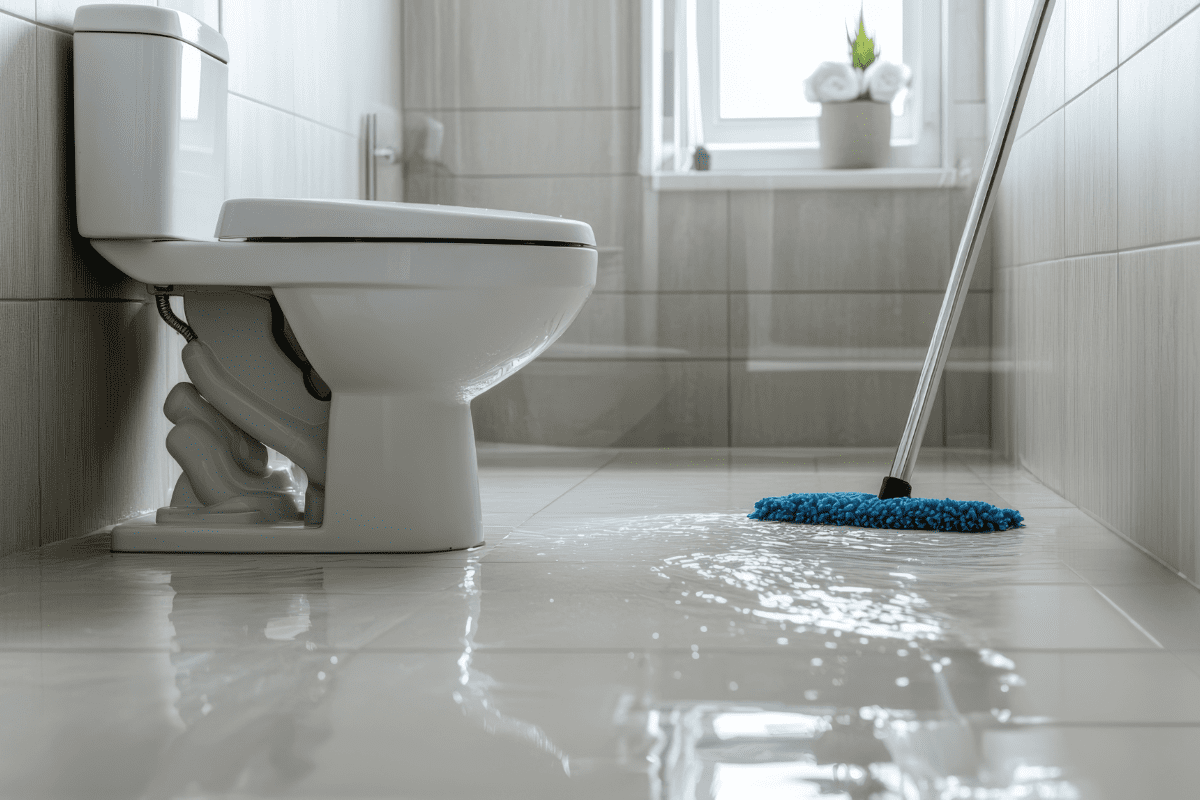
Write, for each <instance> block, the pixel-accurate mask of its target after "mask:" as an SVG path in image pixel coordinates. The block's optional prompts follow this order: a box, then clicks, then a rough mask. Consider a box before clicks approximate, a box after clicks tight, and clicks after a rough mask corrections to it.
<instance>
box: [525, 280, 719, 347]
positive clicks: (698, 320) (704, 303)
mask: <svg viewBox="0 0 1200 800" xmlns="http://www.w3.org/2000/svg"><path fill="white" fill-rule="evenodd" d="M727 305H728V300H727V298H726V296H725V295H724V294H661V293H645V294H593V295H592V296H591V297H590V298H588V301H587V302H586V303H585V304H584V306H583V310H582V311H580V312H579V316H578V317H576V318H575V322H573V323H572V324H571V327H570V328H568V329H567V331H566V333H564V334H563V335H562V338H560V339H559V340H558V341H557V342H555V343H554V344H553V345H551V346H550V348H549V349H548V350H547V351H546V352H545V353H544V354H543V355H542V356H541V358H543V359H564V358H565V359H614V358H616V359H630V360H632V359H658V360H672V359H692V358H705V359H725V358H726V357H728V355H729V325H728V321H727Z"/></svg>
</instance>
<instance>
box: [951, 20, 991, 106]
mask: <svg viewBox="0 0 1200 800" xmlns="http://www.w3.org/2000/svg"><path fill="white" fill-rule="evenodd" d="M984 5H985V2H984V0H966V2H957V3H951V4H950V30H951V31H953V32H954V35H953V36H952V37H951V41H950V47H951V50H950V63H951V64H952V65H953V69H952V70H951V72H950V99H951V101H952V102H963V101H967V102H983V100H984V97H985V86H984V84H985V80H984V58H983V54H984V53H985V52H986V44H985V38H986V37H985V36H984V32H985V28H984Z"/></svg>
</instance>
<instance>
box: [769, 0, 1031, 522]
mask: <svg viewBox="0 0 1200 800" xmlns="http://www.w3.org/2000/svg"><path fill="white" fill-rule="evenodd" d="M1053 10H1054V0H1036V2H1034V4H1033V10H1032V12H1031V13H1030V17H1029V25H1028V27H1027V28H1026V30H1025V38H1024V40H1023V41H1022V43H1021V49H1020V50H1019V51H1018V53H1017V63H1016V65H1015V66H1014V68H1013V76H1012V79H1011V80H1010V81H1009V84H1008V92H1007V93H1006V94H1005V97H1004V106H1003V108H1002V111H1001V114H1000V118H999V119H998V120H997V121H996V129H995V131H994V132H993V133H992V140H991V143H990V144H989V145H988V150H987V157H986V158H985V159H984V163H983V170H982V173H981V175H980V177H979V186H978V188H976V190H975V199H974V200H973V201H972V203H971V211H970V213H969V214H968V215H967V225H966V228H965V229H964V230H963V235H962V241H961V242H960V243H959V246H958V254H957V255H956V256H955V258H954V269H953V270H952V271H951V273H950V285H949V286H947V287H946V296H945V299H943V301H942V309H941V311H940V312H939V313H938V319H937V324H936V325H935V326H934V329H933V340H932V341H931V342H930V343H929V352H928V353H927V354H926V356H925V363H924V365H923V366H922V367H921V376H920V378H919V379H918V380H917V391H916V394H915V396H914V397H913V404H912V409H911V410H910V411H909V413H908V421H907V422H906V423H905V426H904V433H903V435H902V436H901V437H900V445H899V447H897V448H896V458H895V459H894V460H893V461H892V468H891V471H890V472H889V473H888V475H887V477H885V478H884V479H883V486H882V487H881V488H880V490H879V495H878V496H875V495H871V494H866V493H863V492H831V493H824V494H789V495H786V496H783V497H766V498H763V499H762V500H759V501H758V502H757V503H755V504H754V512H753V513H751V514H750V515H749V517H750V518H751V519H762V520H777V521H782V522H798V523H806V524H811V525H850V526H854V527H862V528H899V529H903V530H930V531H961V532H963V533H981V532H984V531H1005V530H1009V529H1010V528H1018V527H1021V526H1022V525H1023V524H1024V519H1022V517H1021V514H1020V513H1019V512H1017V511H1015V510H1013V509H1011V508H997V507H996V506H993V505H991V504H990V503H984V502H981V501H978V500H951V499H949V498H947V499H945V500H935V499H932V498H922V497H911V496H910V495H911V494H912V484H911V483H909V479H910V478H911V477H912V473H913V468H914V467H915V466H916V461H917V452H918V450H919V449H920V442H921V439H922V437H923V436H924V435H925V428H926V426H927V425H928V424H929V417H930V415H931V413H932V411H933V400H934V397H935V395H936V394H937V388H938V384H939V383H940V382H941V379H942V372H943V371H944V370H945V368H946V361H947V359H948V358H949V356H950V344H951V342H952V341H953V339H954V329H955V327H957V325H958V318H959V316H960V315H961V314H962V310H963V304H964V303H965V302H966V299H967V287H968V286H970V284H971V274H972V273H973V272H974V271H975V262H976V261H977V260H978V258H979V251H980V249H981V248H982V246H983V235H984V232H985V231H986V230H987V223H988V219H989V218H990V217H991V214H992V208H993V206H994V205H995V202H996V189H997V187H998V186H999V183H1000V178H1001V176H1003V174H1004V166H1005V164H1006V163H1007V162H1008V156H1009V153H1010V152H1011V151H1012V145H1013V141H1014V140H1015V139H1016V136H1017V123H1018V122H1019V121H1020V119H1021V109H1022V108H1023V107H1024V105H1025V98H1026V96H1027V95H1028V94H1029V85H1030V82H1031V80H1032V78H1033V70H1034V65H1035V64H1036V63H1037V58H1038V53H1039V51H1040V50H1041V48H1042V41H1043V40H1044V39H1045V38H1046V28H1047V27H1048V26H1049V25H1050V14H1051V13H1052V12H1053ZM943 113H944V112H943Z"/></svg>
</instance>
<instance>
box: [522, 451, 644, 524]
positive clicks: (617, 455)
mask: <svg viewBox="0 0 1200 800" xmlns="http://www.w3.org/2000/svg"><path fill="white" fill-rule="evenodd" d="M623 452H624V450H617V451H616V452H614V453H613V454H612V455H611V456H610V457H609V458H608V460H607V461H605V462H604V463H603V464H601V465H600V466H598V467H596V468H595V469H593V470H592V471H591V472H589V473H588V474H587V475H584V476H583V477H582V478H580V479H579V480H578V481H577V482H576V483H575V484H573V485H572V486H571V487H570V488H568V489H566V490H564V491H563V492H562V494H560V495H558V496H557V497H555V498H554V499H553V500H551V501H550V502H548V503H546V504H545V505H544V506H542V507H541V508H539V509H538V510H537V511H534V512H533V513H532V514H530V515H529V516H528V517H526V518H525V522H529V520H531V519H533V518H534V517H536V516H537V515H538V514H540V513H542V512H543V511H545V510H546V509H547V508H549V507H550V506H552V505H554V504H555V503H557V502H558V501H559V500H562V499H563V498H564V497H566V496H567V495H568V494H570V493H571V492H572V491H574V490H575V489H578V488H579V487H580V485H582V484H583V483H584V482H585V481H587V480H588V479H589V478H591V477H592V476H593V475H595V474H596V473H597V472H599V471H600V470H602V469H604V468H605V467H607V466H608V465H609V464H611V463H612V462H613V461H614V460H616V459H617V458H619V457H620V456H621V454H622V453H623ZM525 522H522V523H521V525H524V524H525ZM519 527H520V525H516V526H514V527H513V530H516V528H519ZM509 533H510V534H511V533H512V531H509ZM506 538H507V537H506Z"/></svg>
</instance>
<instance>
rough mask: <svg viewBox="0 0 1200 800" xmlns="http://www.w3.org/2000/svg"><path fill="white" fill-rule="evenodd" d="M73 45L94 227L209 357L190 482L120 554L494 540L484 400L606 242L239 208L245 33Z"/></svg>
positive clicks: (412, 215) (524, 225)
mask: <svg viewBox="0 0 1200 800" xmlns="http://www.w3.org/2000/svg"><path fill="white" fill-rule="evenodd" d="M74 40H75V58H74V65H75V66H74V69H75V148H76V190H77V212H78V221H79V232H80V234H81V235H83V236H84V237H86V238H88V239H89V240H91V243H92V245H93V247H95V249H96V250H97V251H98V252H99V253H100V254H101V255H103V256H104V257H105V258H106V259H107V260H108V261H109V262H111V263H112V264H113V265H114V266H116V267H117V268H118V269H120V270H121V271H122V272H124V273H125V274H127V275H129V276H130V277H132V278H134V279H136V280H139V281H142V282H144V283H145V284H147V287H148V290H149V291H150V292H151V293H152V294H154V295H155V302H156V305H157V307H158V309H159V313H160V314H161V315H162V316H163V319H164V320H165V321H166V322H167V323H168V324H170V325H171V326H172V327H174V328H175V329H176V330H177V331H179V332H180V333H181V334H182V335H183V336H184V337H185V338H187V339H188V340H189V341H188V343H187V345H186V346H185V347H184V350H183V363H184V367H185V369H186V371H187V374H188V378H189V380H188V381H186V382H183V383H180V384H179V385H177V386H176V387H175V388H174V389H172V391H171V392H170V394H169V395H168V397H167V401H166V406H165V409H164V410H165V413H166V414H167V416H168V417H169V418H170V420H171V421H172V422H173V423H174V424H175V427H174V428H173V429H172V430H171V432H170V434H169V435H168V437H167V449H168V451H169V452H170V453H171V455H172V456H173V457H174V458H175V459H176V461H178V462H179V463H180V466H181V467H182V469H183V475H182V477H181V478H180V480H179V483H178V484H177V485H176V488H175V492H174V494H173V496H172V498H171V503H170V505H169V506H167V507H164V508H161V509H158V511H157V512H155V513H153V514H148V515H146V516H144V517H141V518H138V519H135V520H132V521H130V522H126V523H123V524H120V525H117V526H116V527H115V528H114V529H113V536H112V549H113V550H115V551H179V552H310V553H319V552H431V551H442V550H454V549H462V548H469V547H473V546H476V545H479V544H481V543H482V542H483V538H484V537H483V524H482V515H481V509H480V501H479V484H478V473H477V467H476V455H475V438H474V432H473V429H472V425H471V409H470V402H471V399H472V398H473V397H475V396H477V395H479V394H480V393H482V392H483V391H485V390H486V389H488V388H489V387H491V386H493V385H495V384H496V383H498V382H499V381H501V380H503V379H504V378H505V377H507V376H508V375H511V374H512V373H514V372H515V371H517V370H519V369H520V368H521V367H522V366H524V365H525V364H527V363H529V362H530V361H531V360H532V359H533V358H535V357H536V356H537V355H538V354H539V353H541V352H542V351H543V350H545V349H546V348H547V347H548V346H549V345H550V344H551V343H552V342H554V340H555V339H557V338H558V337H559V336H560V335H561V334H562V333H563V331H564V330H565V329H566V328H567V326H568V325H569V324H570V323H571V321H572V320H573V319H574V317H575V315H576V314H577V313H578V312H579V309H580V308H581V307H582V305H583V303H584V301H585V300H586V299H587V297H588V295H589V294H590V293H591V290H592V288H593V287H594V286H595V282H596V261H597V256H596V242H595V238H594V236H593V234H592V230H591V228H590V227H589V226H588V225H587V224H585V223H582V222H577V221H573V220H566V219H562V218H559V217H549V216H540V215H534V214H520V213H514V212H507V211H493V210H486V209H471V208H457V207H452V206H434V205H420V204H412V203H388V202H375V201H356V200H296V199H261V198H246V199H233V200H227V201H226V200H225V199H224V195H225V130H226V89H227V77H228V67H227V64H228V60H229V56H228V48H227V46H226V43H225V40H224V39H223V37H222V36H221V35H220V34H219V33H218V32H217V31H215V30H213V29H212V28H209V27H207V26H206V25H204V24H202V23H200V22H199V21H197V20H195V19H194V18H192V17H190V16H188V15H187V14H184V13H181V12H177V11H172V10H169V9H163V8H155V7H149V6H132V5H93V6H83V7H81V8H79V9H78V11H77V12H76V16H75V37H74ZM171 296H182V297H183V304H184V317H185V318H186V319H182V318H180V317H178V316H177V315H176V313H175V312H174V311H173V310H172V308H171V305H170V303H169V298H170V297H171ZM273 452H274V453H278V454H281V455H282V456H284V457H286V458H285V459H280V458H277V457H275V456H274V455H273V454H272V453H273Z"/></svg>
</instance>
